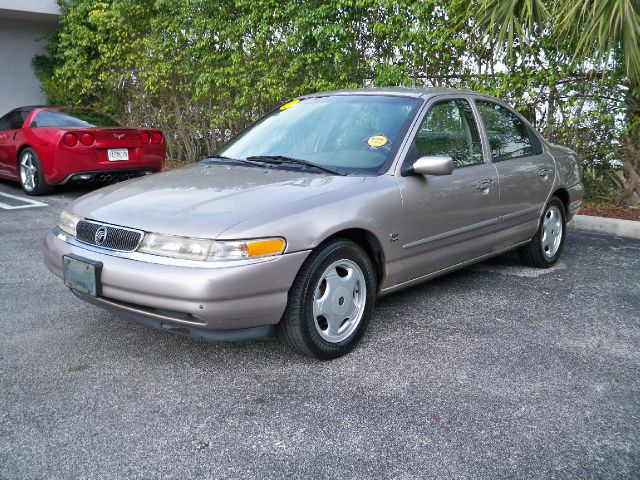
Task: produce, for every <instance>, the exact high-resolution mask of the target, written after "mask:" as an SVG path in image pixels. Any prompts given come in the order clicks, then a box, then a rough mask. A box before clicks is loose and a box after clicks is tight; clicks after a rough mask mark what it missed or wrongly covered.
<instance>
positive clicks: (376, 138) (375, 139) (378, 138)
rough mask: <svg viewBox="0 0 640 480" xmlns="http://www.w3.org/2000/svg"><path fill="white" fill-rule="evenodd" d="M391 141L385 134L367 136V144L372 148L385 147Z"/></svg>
mask: <svg viewBox="0 0 640 480" xmlns="http://www.w3.org/2000/svg"><path fill="white" fill-rule="evenodd" d="M388 143H389V139H388V138H387V137H385V136H384V135H373V136H372V137H369V138H367V145H369V146H370V147H371V148H380V147H384V146H385V145H387V144H388Z"/></svg>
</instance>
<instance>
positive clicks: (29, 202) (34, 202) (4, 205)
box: [0, 192, 49, 210]
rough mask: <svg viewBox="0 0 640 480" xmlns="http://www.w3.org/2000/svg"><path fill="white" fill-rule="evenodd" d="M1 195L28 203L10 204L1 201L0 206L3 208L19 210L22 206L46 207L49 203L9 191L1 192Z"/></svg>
mask: <svg viewBox="0 0 640 480" xmlns="http://www.w3.org/2000/svg"><path fill="white" fill-rule="evenodd" d="M0 195H1V196H3V197H7V198H12V199H14V200H18V201H20V202H22V203H25V204H26V205H9V204H8V203H2V202H0V208H2V209H3V210H18V209H20V208H34V207H46V206H48V205H49V204H48V203H43V202H38V201H37V200H32V199H30V198H26V197H18V196H17V195H11V194H9V193H2V192H0Z"/></svg>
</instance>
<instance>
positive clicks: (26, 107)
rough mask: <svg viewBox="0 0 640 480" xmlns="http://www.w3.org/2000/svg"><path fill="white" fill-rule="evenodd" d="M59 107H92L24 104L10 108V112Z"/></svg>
mask: <svg viewBox="0 0 640 480" xmlns="http://www.w3.org/2000/svg"><path fill="white" fill-rule="evenodd" d="M60 108H65V109H76V110H93V108H91V107H78V106H66V107H65V106H57V105H25V106H24V107H17V108H14V109H12V110H10V111H11V112H16V111H19V110H21V111H26V112H31V111H33V110H36V109H40V110H53V109H60Z"/></svg>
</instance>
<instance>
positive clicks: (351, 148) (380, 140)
mask: <svg viewBox="0 0 640 480" xmlns="http://www.w3.org/2000/svg"><path fill="white" fill-rule="evenodd" d="M417 102H418V100H417V99H415V98H409V97H399V96H383V95H330V96H326V97H316V98H305V99H302V100H300V101H296V100H294V101H293V102H290V103H288V104H285V105H284V106H283V107H281V108H280V109H278V110H275V111H274V112H272V113H270V114H269V115H267V116H266V117H264V118H262V119H261V120H259V121H258V122H256V123H255V124H254V125H252V126H251V127H249V128H248V129H247V130H246V131H245V132H243V133H241V134H240V135H238V136H237V137H236V138H234V139H233V140H231V141H230V142H229V143H228V144H226V145H225V146H223V147H222V148H221V149H220V150H219V151H218V152H217V154H219V155H224V156H227V157H232V158H247V157H250V156H261V155H284V156H288V157H295V158H299V159H302V160H307V161H310V162H314V163H317V164H319V165H324V166H328V167H335V168H339V169H341V170H344V171H347V172H349V171H351V172H355V171H365V172H375V171H377V170H378V169H379V168H380V167H381V166H382V165H383V164H384V163H385V162H386V161H387V159H388V158H389V154H390V153H391V150H392V149H393V147H394V145H395V144H396V142H397V141H398V137H399V135H400V131H401V130H402V128H403V126H404V125H405V123H406V122H407V119H408V118H409V116H410V114H411V112H412V111H413V108H414V107H415V105H416V104H417Z"/></svg>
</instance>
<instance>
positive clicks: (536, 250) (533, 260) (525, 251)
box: [518, 197, 567, 268]
mask: <svg viewBox="0 0 640 480" xmlns="http://www.w3.org/2000/svg"><path fill="white" fill-rule="evenodd" d="M556 212H559V214H560V219H559V224H560V225H562V231H561V233H560V244H559V245H558V246H557V250H556V251H555V253H553V254H552V255H551V254H550V253H549V252H550V251H553V250H550V249H549V242H548V241H544V242H543V236H544V230H545V229H544V225H545V219H546V218H551V217H550V215H551V214H552V213H553V214H555V213H556ZM566 237H567V215H566V212H565V209H564V204H563V203H562V201H561V200H560V199H559V198H558V197H552V198H551V200H549V203H547V205H546V206H545V207H544V211H543V214H542V218H541V219H540V225H539V226H538V231H537V232H536V234H535V235H534V236H533V238H532V239H531V242H530V243H528V244H527V245H524V246H522V247H520V248H519V249H518V254H519V255H520V261H521V262H522V263H523V264H524V265H527V266H529V267H537V268H550V267H552V266H553V265H555V263H556V262H557V261H558V259H559V258H560V255H561V254H562V249H563V248H564V242H565V239H566Z"/></svg>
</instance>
